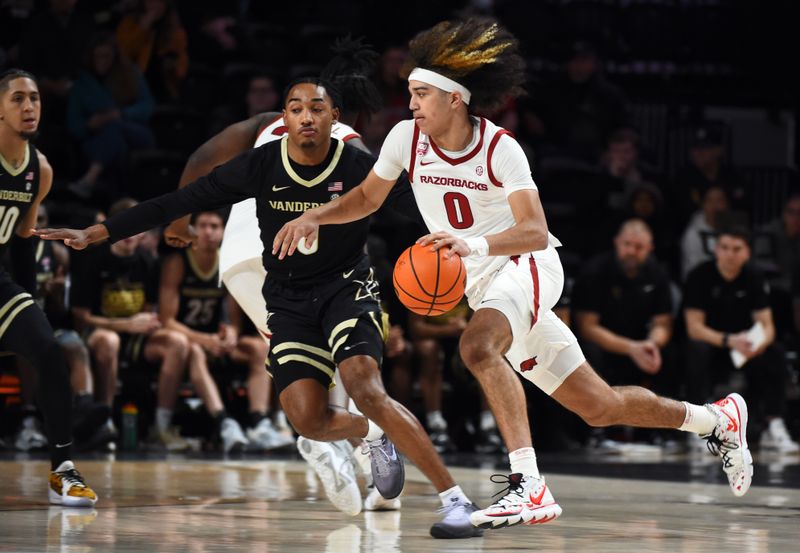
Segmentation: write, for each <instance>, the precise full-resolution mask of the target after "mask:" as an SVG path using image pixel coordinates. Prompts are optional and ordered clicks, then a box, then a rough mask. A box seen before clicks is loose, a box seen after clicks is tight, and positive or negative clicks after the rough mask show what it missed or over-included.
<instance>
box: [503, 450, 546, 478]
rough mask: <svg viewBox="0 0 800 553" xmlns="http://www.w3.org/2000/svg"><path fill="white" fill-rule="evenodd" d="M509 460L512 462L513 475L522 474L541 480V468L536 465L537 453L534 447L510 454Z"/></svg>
mask: <svg viewBox="0 0 800 553" xmlns="http://www.w3.org/2000/svg"><path fill="white" fill-rule="evenodd" d="M508 460H509V461H510V462H511V473H512V474H514V473H516V472H520V473H522V474H524V475H525V476H534V477H536V478H541V476H540V475H539V466H538V465H537V464H536V452H535V451H534V450H533V448H532V447H522V448H520V449H517V450H515V451H512V452H511V453H509V454H508Z"/></svg>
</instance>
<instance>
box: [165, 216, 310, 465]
mask: <svg viewBox="0 0 800 553" xmlns="http://www.w3.org/2000/svg"><path fill="white" fill-rule="evenodd" d="M224 227H225V222H224V220H223V217H222V215H221V214H220V213H218V212H215V211H205V212H201V213H198V214H197V215H196V217H195V218H194V229H195V232H196V233H197V241H196V243H195V245H194V246H193V247H192V248H189V249H185V250H181V251H178V252H175V253H173V254H171V255H169V256H168V257H167V258H166V259H165V260H164V264H163V266H162V268H161V284H160V287H159V319H160V320H161V323H162V324H163V325H164V328H167V329H171V330H175V331H177V332H180V333H181V334H183V335H184V336H186V337H187V338H188V339H189V342H190V344H191V346H190V351H189V374H190V378H191V381H192V383H193V384H194V386H195V390H196V391H197V393H198V395H200V396H201V397H202V398H203V399H204V400H205V406H206V409H207V410H208V412H209V414H210V415H211V417H212V418H213V419H214V421H215V434H216V435H219V437H220V439H221V441H222V446H223V449H224V451H225V452H226V453H227V452H229V451H231V450H232V449H234V448H244V447H248V446H250V447H252V448H253V449H257V450H267V449H274V448H276V447H285V446H287V445H293V444H294V439H292V438H289V437H287V436H284V435H282V434H280V433H279V432H278V431H277V430H276V429H275V428H274V427H273V426H272V421H270V419H269V418H267V411H268V409H269V398H270V392H271V390H270V388H271V386H270V379H269V378H268V376H267V374H266V368H265V366H264V363H265V361H266V359H267V344H266V343H265V342H264V340H263V339H261V338H260V337H258V336H242V335H241V334H240V332H239V330H240V329H239V328H237V326H236V325H232V324H227V323H224V322H223V309H224V304H225V302H228V304H229V305H231V307H232V308H234V306H233V305H232V304H233V303H234V302H232V301H228V300H229V299H230V297H229V296H228V294H227V292H226V291H225V289H224V288H221V287H220V286H219V247H220V244H221V243H222V234H223V229H224ZM237 313H238V310H237ZM236 319H237V321H238V322H241V316H238V317H236ZM225 359H230V360H231V361H234V362H238V363H245V364H247V366H248V369H249V376H248V379H247V395H248V401H249V407H250V422H251V428H250V429H248V437H249V439H248V437H245V435H244V432H242V429H241V427H240V426H239V423H238V422H237V421H236V420H235V419H234V418H232V417H230V416H228V414H227V412H226V410H225V406H224V405H223V403H222V399H221V398H220V394H219V389H218V387H217V384H216V382H215V381H214V379H213V378H212V377H211V373H210V371H209V361H211V362H214V361H224V360H225Z"/></svg>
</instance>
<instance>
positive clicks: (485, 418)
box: [480, 409, 497, 432]
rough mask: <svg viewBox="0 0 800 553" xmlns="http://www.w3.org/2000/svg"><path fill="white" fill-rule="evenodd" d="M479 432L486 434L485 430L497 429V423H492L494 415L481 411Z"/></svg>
mask: <svg viewBox="0 0 800 553" xmlns="http://www.w3.org/2000/svg"><path fill="white" fill-rule="evenodd" d="M480 424H481V430H483V431H484V432H486V431H487V430H494V429H495V428H497V423H496V422H495V421H494V415H492V412H491V411H489V410H488V409H487V410H486V411H481V423H480Z"/></svg>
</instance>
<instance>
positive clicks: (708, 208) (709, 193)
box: [681, 186, 729, 280]
mask: <svg viewBox="0 0 800 553" xmlns="http://www.w3.org/2000/svg"><path fill="white" fill-rule="evenodd" d="M700 205H701V208H700V210H699V211H697V212H696V213H695V214H694V215H693V216H692V219H691V221H689V224H688V226H687V227H686V230H684V231H683V236H682V237H681V275H682V277H683V279H684V280H685V279H686V277H687V275H688V274H689V272H690V271H691V270H692V269H694V268H695V267H697V266H698V265H699V264H700V263H703V262H704V261H708V260H710V259H712V258H713V256H714V253H713V252H714V244H715V241H716V235H717V229H718V227H719V225H720V222H721V218H722V215H723V214H724V213H726V212H727V211H728V208H729V204H728V195H727V193H726V192H725V190H724V189H723V188H721V187H719V186H711V187H709V188H706V189H705V190H704V192H703V197H702V200H701V204H700Z"/></svg>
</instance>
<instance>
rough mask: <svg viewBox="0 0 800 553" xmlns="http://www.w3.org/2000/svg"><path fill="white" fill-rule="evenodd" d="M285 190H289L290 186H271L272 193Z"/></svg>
mask: <svg viewBox="0 0 800 553" xmlns="http://www.w3.org/2000/svg"><path fill="white" fill-rule="evenodd" d="M287 188H291V186H281V187H280V188H276V187H275V185H274V184H273V185H272V191H273V192H280V191H281V190H286V189H287Z"/></svg>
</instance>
